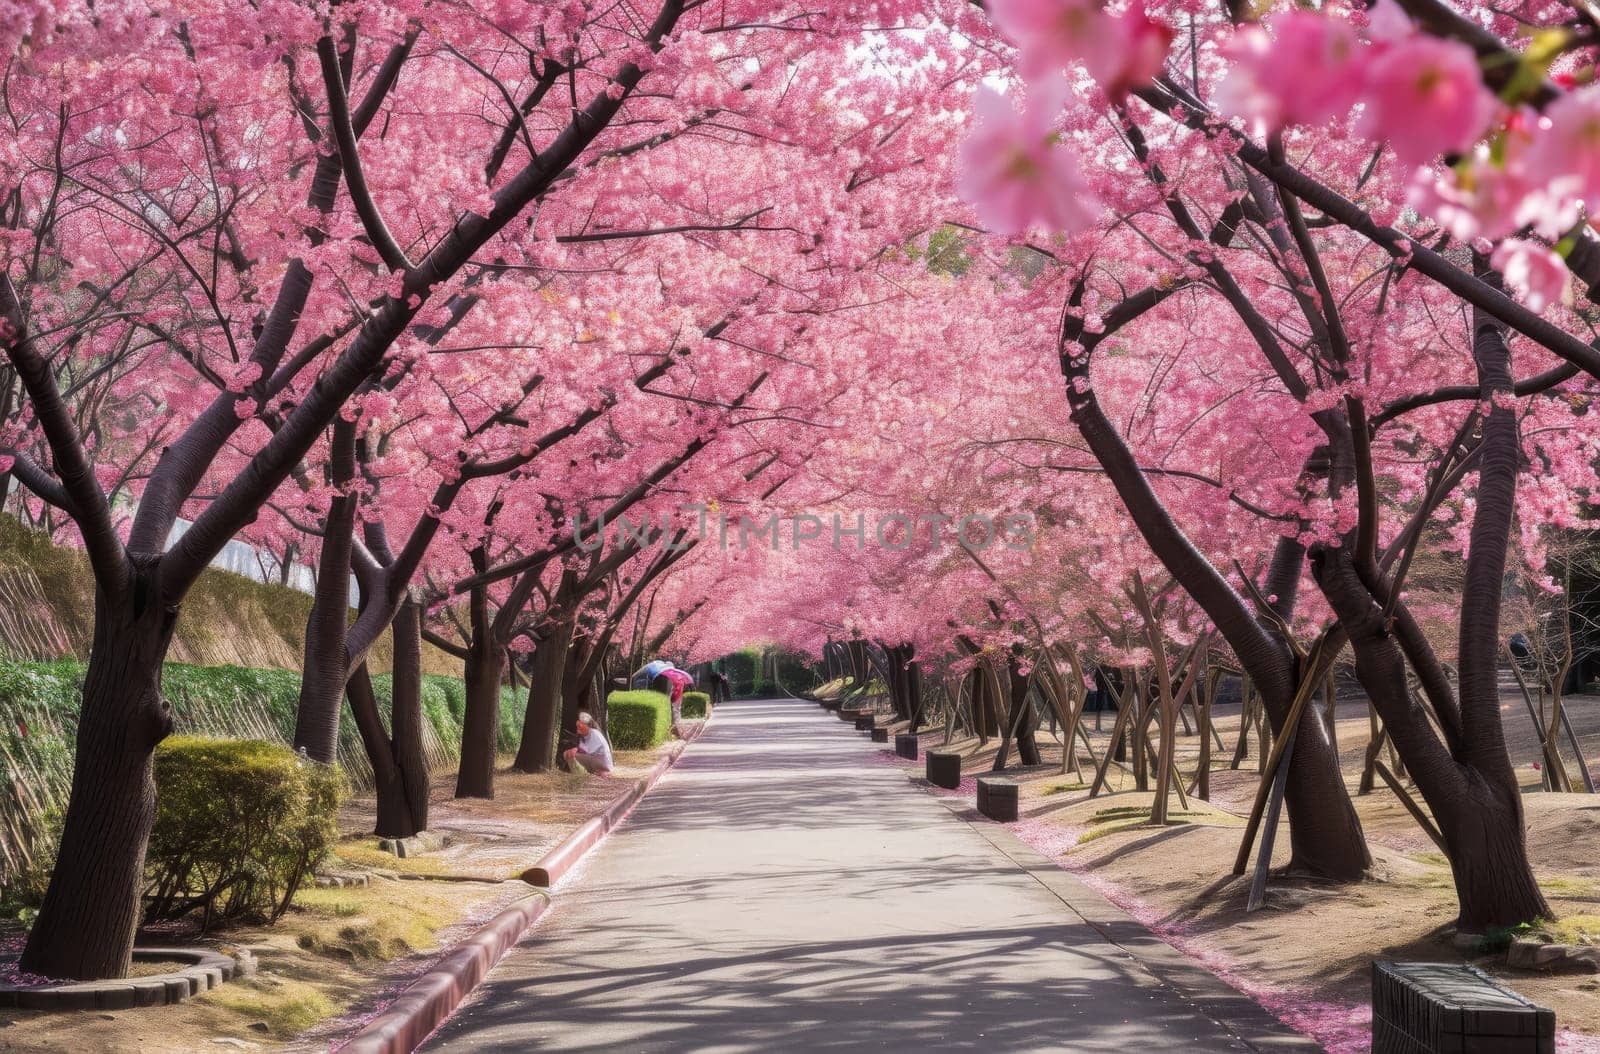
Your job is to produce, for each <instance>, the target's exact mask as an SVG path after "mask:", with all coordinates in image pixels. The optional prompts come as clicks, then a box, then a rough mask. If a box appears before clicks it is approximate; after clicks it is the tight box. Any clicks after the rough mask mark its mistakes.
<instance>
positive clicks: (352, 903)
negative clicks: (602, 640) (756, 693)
mask: <svg viewBox="0 0 1600 1054" xmlns="http://www.w3.org/2000/svg"><path fill="white" fill-rule="evenodd" d="M671 746H672V745H671V744H667V745H664V746H663V747H662V748H660V751H627V750H622V751H617V752H616V770H615V772H614V773H613V774H612V775H611V776H610V777H590V776H578V775H572V774H569V773H564V772H555V773H547V774H541V775H538V776H529V775H523V774H520V773H514V772H511V771H509V770H508V769H503V770H502V771H501V772H499V773H498V774H497V776H496V780H495V800H494V801H456V800H455V799H454V798H452V797H451V794H452V793H453V790H454V787H455V774H454V773H453V772H441V773H439V774H438V775H437V777H436V779H435V781H434V786H433V796H432V805H431V809H430V824H429V830H430V831H431V832H432V833H433V834H435V835H438V836H440V837H441V838H442V840H443V843H444V844H443V846H442V847H441V848H440V849H438V850H437V851H433V852H427V853H423V854H420V855H416V856H411V857H407V858H405V859H400V858H397V857H395V856H393V855H392V854H389V853H386V852H384V851H382V850H380V849H378V847H377V840H376V839H375V838H373V837H372V836H371V834H370V832H371V830H372V825H373V820H374V808H373V802H372V801H371V799H363V798H355V799H353V800H351V801H349V802H347V803H346V804H345V805H344V806H343V808H342V809H341V810H340V815H339V828H340V832H341V839H340V842H339V846H338V848H337V850H336V853H335V855H334V856H333V857H331V858H330V859H329V860H327V861H326V862H325V863H324V865H323V866H322V867H321V868H320V869H319V874H322V875H339V876H352V875H355V876H362V875H364V876H365V877H366V880H367V882H368V884H367V885H365V886H353V887H348V888H316V889H307V890H303V891H302V892H301V893H300V894H299V895H298V896H297V897H296V899H295V904H294V906H293V907H291V908H290V910H289V912H288V913H287V914H286V915H285V916H284V917H283V918H282V919H280V920H279V922H278V924H277V925H275V926H254V925H235V926H229V927H226V928H224V929H221V930H218V931H214V932H213V933H211V934H209V935H206V936H204V937H198V936H196V935H194V934H193V933H184V932H182V931H180V930H172V929H167V930H164V931H161V932H155V931H152V932H148V933H145V934H143V935H141V940H140V943H141V944H146V943H150V944H200V945H208V946H212V947H219V948H221V949H223V950H224V951H226V950H228V949H231V948H248V949H249V950H250V951H252V952H254V953H255V956H256V958H257V959H258V961H259V962H260V970H259V972H258V974H257V976H255V977H253V978H249V979H244V980H239V981H232V982H229V983H227V984H224V985H223V986H221V987H220V988H217V989H215V990H213V991H211V992H208V993H206V994H205V995H203V996H199V997H197V998H195V999H192V1000H190V1001H188V1002H186V1003H182V1004H179V1005H177V1006H171V1007H152V1008H148V1009H138V1010H122V1011H116V1012H113V1013H95V1012H89V1013H60V1014H49V1013H42V1012H30V1011H8V1010H0V1052H5V1054H12V1052H16V1054H47V1052H48V1054H58V1052H61V1051H73V1052H74V1054H77V1052H84V1054H102V1052H104V1054H193V1052H197V1051H200V1052H203V1051H218V1052H222V1051H228V1050H254V1051H275V1052H279V1051H281V1052H296V1054H298V1052H301V1051H322V1050H326V1049H328V1047H329V1045H330V1044H331V1043H332V1042H333V1041H335V1040H337V1039H339V1038H341V1037H343V1036H347V1035H348V1034H349V1033H351V1032H352V1031H353V1030H354V1029H355V1028H356V1027H357V1026H358V1025H359V1024H360V1023H361V1022H363V1021H364V1020H366V1019H367V1018H369V1017H371V1016H372V1015H373V1014H375V1013H377V1012H378V1011H379V1010H380V1009H381V1008H382V1007H383V1006H385V1005H387V1003H388V1002H389V1000H390V999H392V998H393V996H394V995H395V994H396V993H397V992H398V991H399V990H400V989H401V988H403V987H404V986H405V985H406V984H407V983H408V982H409V981H410V980H411V979H412V978H413V977H416V976H417V975H418V974H420V973H422V972H424V971H425V970H426V969H427V968H428V967H429V966H430V965H431V964H432V963H433V962H434V960H436V959H437V958H438V957H439V956H440V955H441V954H442V953H443V952H444V950H446V949H448V948H450V947H451V946H452V945H453V944H455V943H456V942H457V941H459V940H460V939H461V938H463V937H465V936H467V935H468V934H470V933H471V932H472V931H473V930H475V929H476V928H477V927H478V926H480V925H482V924H483V923H484V922H485V921H487V920H488V919H489V918H491V917H492V916H493V915H495V914H496V913H497V912H499V911H501V910H503V909H504V908H505V907H507V906H508V905H510V904H511V903H513V902H515V901H516V900H518V899H519V898H522V897H526V896H529V895H530V894H531V892H532V890H531V887H529V886H527V885H526V884H525V883H523V882H521V881H518V880H517V879H516V875H517V874H518V873H519V872H520V871H521V870H522V869H524V868H526V867H528V866H530V865H532V864H533V863H535V862H536V861H537V860H538V859H539V858H540V857H541V856H543V855H544V853H545V852H546V851H547V850H548V849H550V848H551V847H552V846H554V845H555V844H556V843H557V842H559V841H560V840H561V839H562V838H563V837H565V836H566V835H567V834H568V833H570V832H571V831H573V830H574V829H576V828H577V827H578V826H579V825H581V824H582V823H583V822H584V821H586V820H587V819H589V817H591V816H593V815H595V814H596V813H598V812H600V811H601V810H602V809H604V808H605V807H606V806H607V805H608V804H610V803H611V802H612V801H614V800H615V799H616V798H617V797H618V796H619V795H621V794H623V793H624V792H625V791H626V790H627V789H628V788H629V787H630V786H631V785H632V784H633V782H634V780H636V779H638V778H639V777H640V776H643V775H645V773H647V772H648V771H649V769H650V768H651V766H652V765H654V764H655V762H656V760H657V758H658V757H659V756H660V753H661V752H664V751H666V750H669V749H671ZM508 760H509V759H508ZM19 942H20V934H17V933H14V932H13V933H9V934H7V933H0V946H10V945H13V944H17V943H19Z"/></svg>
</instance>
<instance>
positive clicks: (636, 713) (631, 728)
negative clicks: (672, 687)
mask: <svg viewBox="0 0 1600 1054" xmlns="http://www.w3.org/2000/svg"><path fill="white" fill-rule="evenodd" d="M671 728H672V700H671V699H669V698H668V697H667V696H665V695H662V694H661V693H660V692H652V691H650V690H649V689H639V690H637V691H630V692H612V693H611V694H610V695H609V696H607V697H606V730H607V732H609V733H610V738H611V745H612V746H613V747H615V748H616V749H618V750H650V749H652V748H653V747H657V746H660V745H661V743H662V742H663V741H664V740H665V739H666V738H667V732H668V731H669V730H670V729H671Z"/></svg>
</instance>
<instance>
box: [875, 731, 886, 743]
mask: <svg viewBox="0 0 1600 1054" xmlns="http://www.w3.org/2000/svg"><path fill="white" fill-rule="evenodd" d="M872 741H873V742H874V743H887V742H889V730H888V729H887V728H874V729H873V730H872Z"/></svg>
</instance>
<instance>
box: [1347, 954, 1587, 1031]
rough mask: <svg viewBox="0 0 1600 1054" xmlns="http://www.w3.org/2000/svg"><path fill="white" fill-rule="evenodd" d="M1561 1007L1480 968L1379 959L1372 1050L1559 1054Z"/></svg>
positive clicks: (1374, 987) (1374, 977)
mask: <svg viewBox="0 0 1600 1054" xmlns="http://www.w3.org/2000/svg"><path fill="white" fill-rule="evenodd" d="M1555 1049H1556V1015H1555V1011H1553V1010H1547V1009H1546V1008H1544V1007H1542V1006H1536V1005H1535V1004H1533V1003H1531V1002H1529V1001H1528V1000H1527V999H1524V998H1523V997H1522V996H1520V995H1518V994H1517V993H1515V992H1513V991H1511V990H1510V989H1509V988H1502V987H1501V986H1500V985H1498V984H1496V983H1495V982H1494V980H1493V979H1491V978H1490V977H1489V975H1488V974H1486V973H1484V972H1483V971H1482V970H1479V969H1477V968H1476V967H1473V966H1459V965H1456V964H1454V963H1386V962H1375V963H1373V964H1372V1054H1477V1052H1479V1051H1481V1052H1483V1054H1554V1051H1555Z"/></svg>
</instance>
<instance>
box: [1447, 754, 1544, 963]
mask: <svg viewBox="0 0 1600 1054" xmlns="http://www.w3.org/2000/svg"><path fill="white" fill-rule="evenodd" d="M1428 804H1429V806H1430V807H1431V808H1432V809H1433V815H1434V818H1435V819H1437V820H1438V821H1439V833H1440V834H1442V835H1444V841H1445V846H1446V847H1447V849H1448V850H1449V857H1450V871H1451V874H1452V875H1453V876H1454V877H1455V884H1456V898H1457V900H1458V901H1459V902H1460V905H1461V914H1460V915H1459V916H1458V918H1457V919H1456V927H1457V928H1458V929H1460V930H1462V931H1463V932H1466V933H1483V932H1485V931H1486V930H1490V929H1496V928H1506V927H1511V926H1515V925H1517V924H1518V923H1523V922H1531V921H1533V920H1534V919H1540V918H1549V917H1550V916H1551V914H1552V912H1551V911H1550V905H1549V904H1548V903H1546V901H1545V899H1544V894H1543V893H1541V892H1540V891H1539V884H1538V882H1537V881H1535V879H1534V877H1533V868H1532V866H1531V865H1530V863H1529V861H1528V845H1527V840H1526V839H1525V838H1524V836H1523V819H1522V795H1521V791H1520V790H1519V789H1518V787H1517V785H1516V780H1515V778H1513V779H1512V780H1511V781H1510V782H1509V785H1498V786H1497V785H1496V782H1495V781H1494V780H1492V779H1486V778H1484V776H1483V775H1482V774H1479V773H1477V772H1474V771H1472V770H1468V774H1467V780H1466V792H1465V793H1464V794H1461V795H1459V796H1456V797H1452V798H1450V799H1448V800H1446V801H1443V802H1435V801H1430V802H1429V803H1428Z"/></svg>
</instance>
